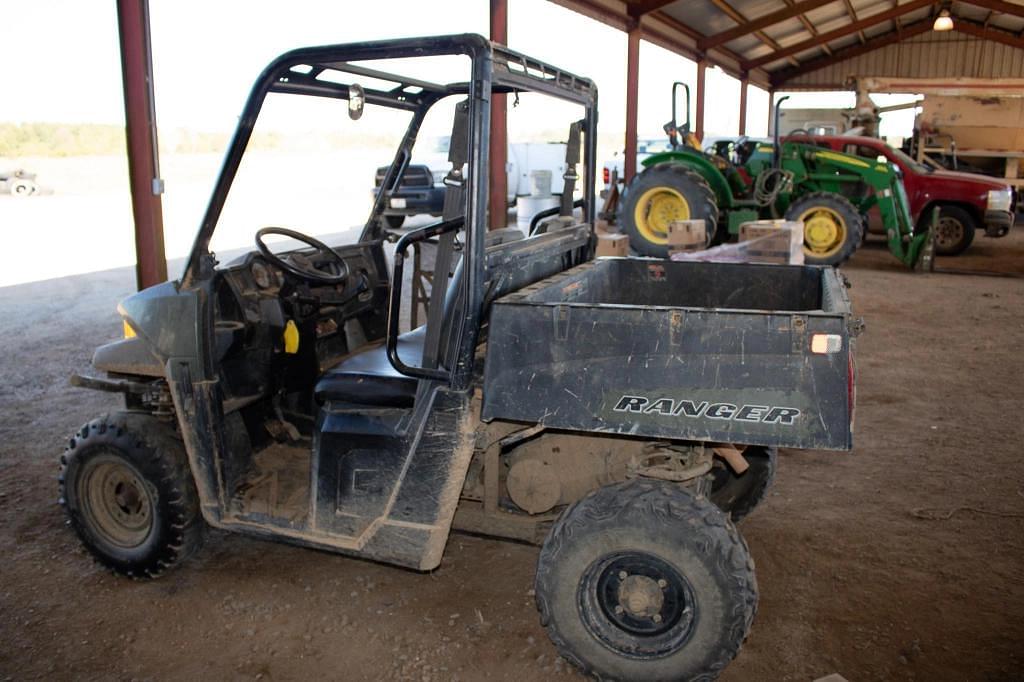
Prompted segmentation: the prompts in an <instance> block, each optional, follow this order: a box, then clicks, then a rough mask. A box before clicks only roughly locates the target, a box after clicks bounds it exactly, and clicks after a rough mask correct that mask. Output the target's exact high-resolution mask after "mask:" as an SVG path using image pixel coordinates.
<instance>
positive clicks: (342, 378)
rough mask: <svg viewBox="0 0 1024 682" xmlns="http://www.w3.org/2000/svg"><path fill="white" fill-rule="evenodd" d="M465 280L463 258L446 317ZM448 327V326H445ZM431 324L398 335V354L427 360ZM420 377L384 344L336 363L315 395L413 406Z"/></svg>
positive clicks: (499, 236)
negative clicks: (404, 370) (401, 368)
mask: <svg viewBox="0 0 1024 682" xmlns="http://www.w3.org/2000/svg"><path fill="white" fill-rule="evenodd" d="M522 238H523V233H522V232H520V231H519V230H517V229H516V228H506V229H503V230H493V231H491V232H489V233H488V234H487V236H486V238H485V240H484V246H485V247H490V246H497V245H498V244H503V243H505V242H510V241H519V240H521V239H522ZM461 280H462V262H461V261H460V262H459V264H458V265H457V266H456V267H455V272H454V273H453V275H452V279H451V282H449V284H448V290H447V291H446V292H445V299H444V318H445V319H446V320H448V319H451V318H452V317H453V316H454V314H455V307H456V305H457V301H456V299H457V298H458V294H459V286H460V282H461ZM442 329H444V327H442ZM442 334H445V332H444V331H442ZM426 337H427V326H426V325H423V326H421V327H417V328H416V329H413V330H412V331H410V332H406V333H405V334H401V335H399V337H398V357H400V358H401V359H402V362H404V363H405V364H407V365H410V366H412V367H416V366H419V365H420V364H421V363H422V362H423V345H424V342H425V341H426ZM417 383H418V382H417V380H416V379H414V378H413V377H407V376H405V375H404V374H399V373H398V370H396V369H395V368H394V367H392V366H391V363H390V362H389V361H388V354H387V348H386V347H385V346H384V345H383V344H381V345H379V346H374V347H372V348H368V349H366V350H365V351H362V352H360V353H357V354H356V355H353V356H351V357H349V358H346V359H345V360H343V361H341V362H340V363H339V364H338V365H336V366H334V367H332V368H331V369H329V370H328V371H327V372H325V373H324V375H323V376H322V377H321V378H320V381H318V382H317V383H316V388H315V389H314V390H313V395H314V397H315V398H316V400H317V401H318V402H320V403H323V402H326V401H328V400H333V401H338V402H345V403H354V404H357V405H367V406H372V407H412V404H413V400H414V398H415V397H416V385H417Z"/></svg>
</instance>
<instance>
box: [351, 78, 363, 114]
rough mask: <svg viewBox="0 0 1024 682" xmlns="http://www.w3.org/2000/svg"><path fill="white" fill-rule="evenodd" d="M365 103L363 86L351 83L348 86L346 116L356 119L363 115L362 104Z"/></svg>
mask: <svg viewBox="0 0 1024 682" xmlns="http://www.w3.org/2000/svg"><path fill="white" fill-rule="evenodd" d="M364 104H366V93H365V92H363V86H361V85H359V84H358V83H353V84H352V85H350V86H348V117H349V118H350V119H352V120H353V121H358V120H359V118H360V117H361V116H362V115H363V105H364Z"/></svg>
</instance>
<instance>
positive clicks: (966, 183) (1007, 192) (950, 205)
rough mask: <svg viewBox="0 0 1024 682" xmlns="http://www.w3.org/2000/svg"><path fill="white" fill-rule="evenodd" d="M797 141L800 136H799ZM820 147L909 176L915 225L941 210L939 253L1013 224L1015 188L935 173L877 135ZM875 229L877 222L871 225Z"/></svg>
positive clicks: (834, 138) (830, 139) (826, 138)
mask: <svg viewBox="0 0 1024 682" xmlns="http://www.w3.org/2000/svg"><path fill="white" fill-rule="evenodd" d="M794 139H795V138H794ZM814 143H815V144H818V145H820V146H825V147H829V148H830V149H834V150H835V151H837V152H845V153H846V154H854V155H856V156H861V157H866V158H870V159H877V158H878V157H879V156H882V157H885V159H886V160H887V161H889V162H890V163H892V164H894V165H895V166H896V167H898V168H899V169H900V170H901V171H902V172H903V187H904V188H905V189H906V190H907V198H908V199H909V200H910V212H911V213H912V214H913V216H914V220H915V221H920V220H921V218H922V216H927V215H928V214H929V213H930V212H931V209H932V208H933V207H935V206H938V207H939V208H940V213H939V225H938V227H937V229H936V234H935V249H936V252H937V253H939V254H940V255H944V256H953V255H956V254H958V253H961V252H963V251H964V250H965V249H966V248H967V247H968V246H970V245H971V242H972V241H973V240H974V232H975V230H978V229H984V230H985V235H986V236H988V237H1003V236H1005V235H1006V234H1007V233H1008V232H1009V231H1010V227H1011V226H1012V225H1013V218H1014V216H1013V212H1012V208H1011V207H1012V202H1013V191H1012V190H1011V188H1010V186H1009V185H1007V184H1005V183H1002V182H1000V181H999V180H996V179H994V178H989V177H986V176H984V175H973V174H971V173H955V172H952V171H941V170H933V169H931V168H929V167H928V166H925V165H924V164H920V163H918V162H917V161H915V160H914V159H912V158H910V157H909V156H907V155H906V154H905V153H903V152H902V151H900V150H899V149H894V148H893V147H890V146H889V145H888V144H886V143H885V141H884V140H879V139H877V138H873V137H858V136H846V135H815V136H814ZM867 222H868V224H869V225H870V224H871V223H872V222H877V221H871V220H868V221H867Z"/></svg>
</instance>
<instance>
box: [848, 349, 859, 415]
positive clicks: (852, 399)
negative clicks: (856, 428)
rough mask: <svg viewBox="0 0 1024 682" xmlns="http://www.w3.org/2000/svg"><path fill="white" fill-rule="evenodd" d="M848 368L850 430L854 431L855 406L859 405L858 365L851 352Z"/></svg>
mask: <svg viewBox="0 0 1024 682" xmlns="http://www.w3.org/2000/svg"><path fill="white" fill-rule="evenodd" d="M847 357H848V358H849V360H848V363H847V366H846V367H847V369H846V387H847V388H846V399H847V400H848V401H849V409H850V431H851V433H852V432H853V416H854V414H853V413H854V407H856V405H857V365H856V364H855V363H854V362H853V353H850V354H849V355H848V356H847Z"/></svg>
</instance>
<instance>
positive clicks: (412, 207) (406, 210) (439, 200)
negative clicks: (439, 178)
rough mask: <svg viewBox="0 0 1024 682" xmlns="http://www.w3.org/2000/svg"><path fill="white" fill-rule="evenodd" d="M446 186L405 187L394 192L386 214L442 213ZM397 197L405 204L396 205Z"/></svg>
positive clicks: (374, 192) (375, 194)
mask: <svg viewBox="0 0 1024 682" xmlns="http://www.w3.org/2000/svg"><path fill="white" fill-rule="evenodd" d="M444 193H445V188H444V187H423V188H420V187H417V188H415V189H414V188H411V187H403V188H401V189H399V190H398V191H396V192H394V193H392V195H391V201H390V202H388V205H387V206H385V207H384V215H422V214H424V213H429V214H430V215H435V216H438V215H441V213H442V211H443V210H444ZM373 195H374V197H376V196H377V189H376V188H374V190H373ZM395 199H398V200H399V201H400V202H401V203H403V204H404V205H403V206H395V205H394V204H395V203H398V202H395Z"/></svg>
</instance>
